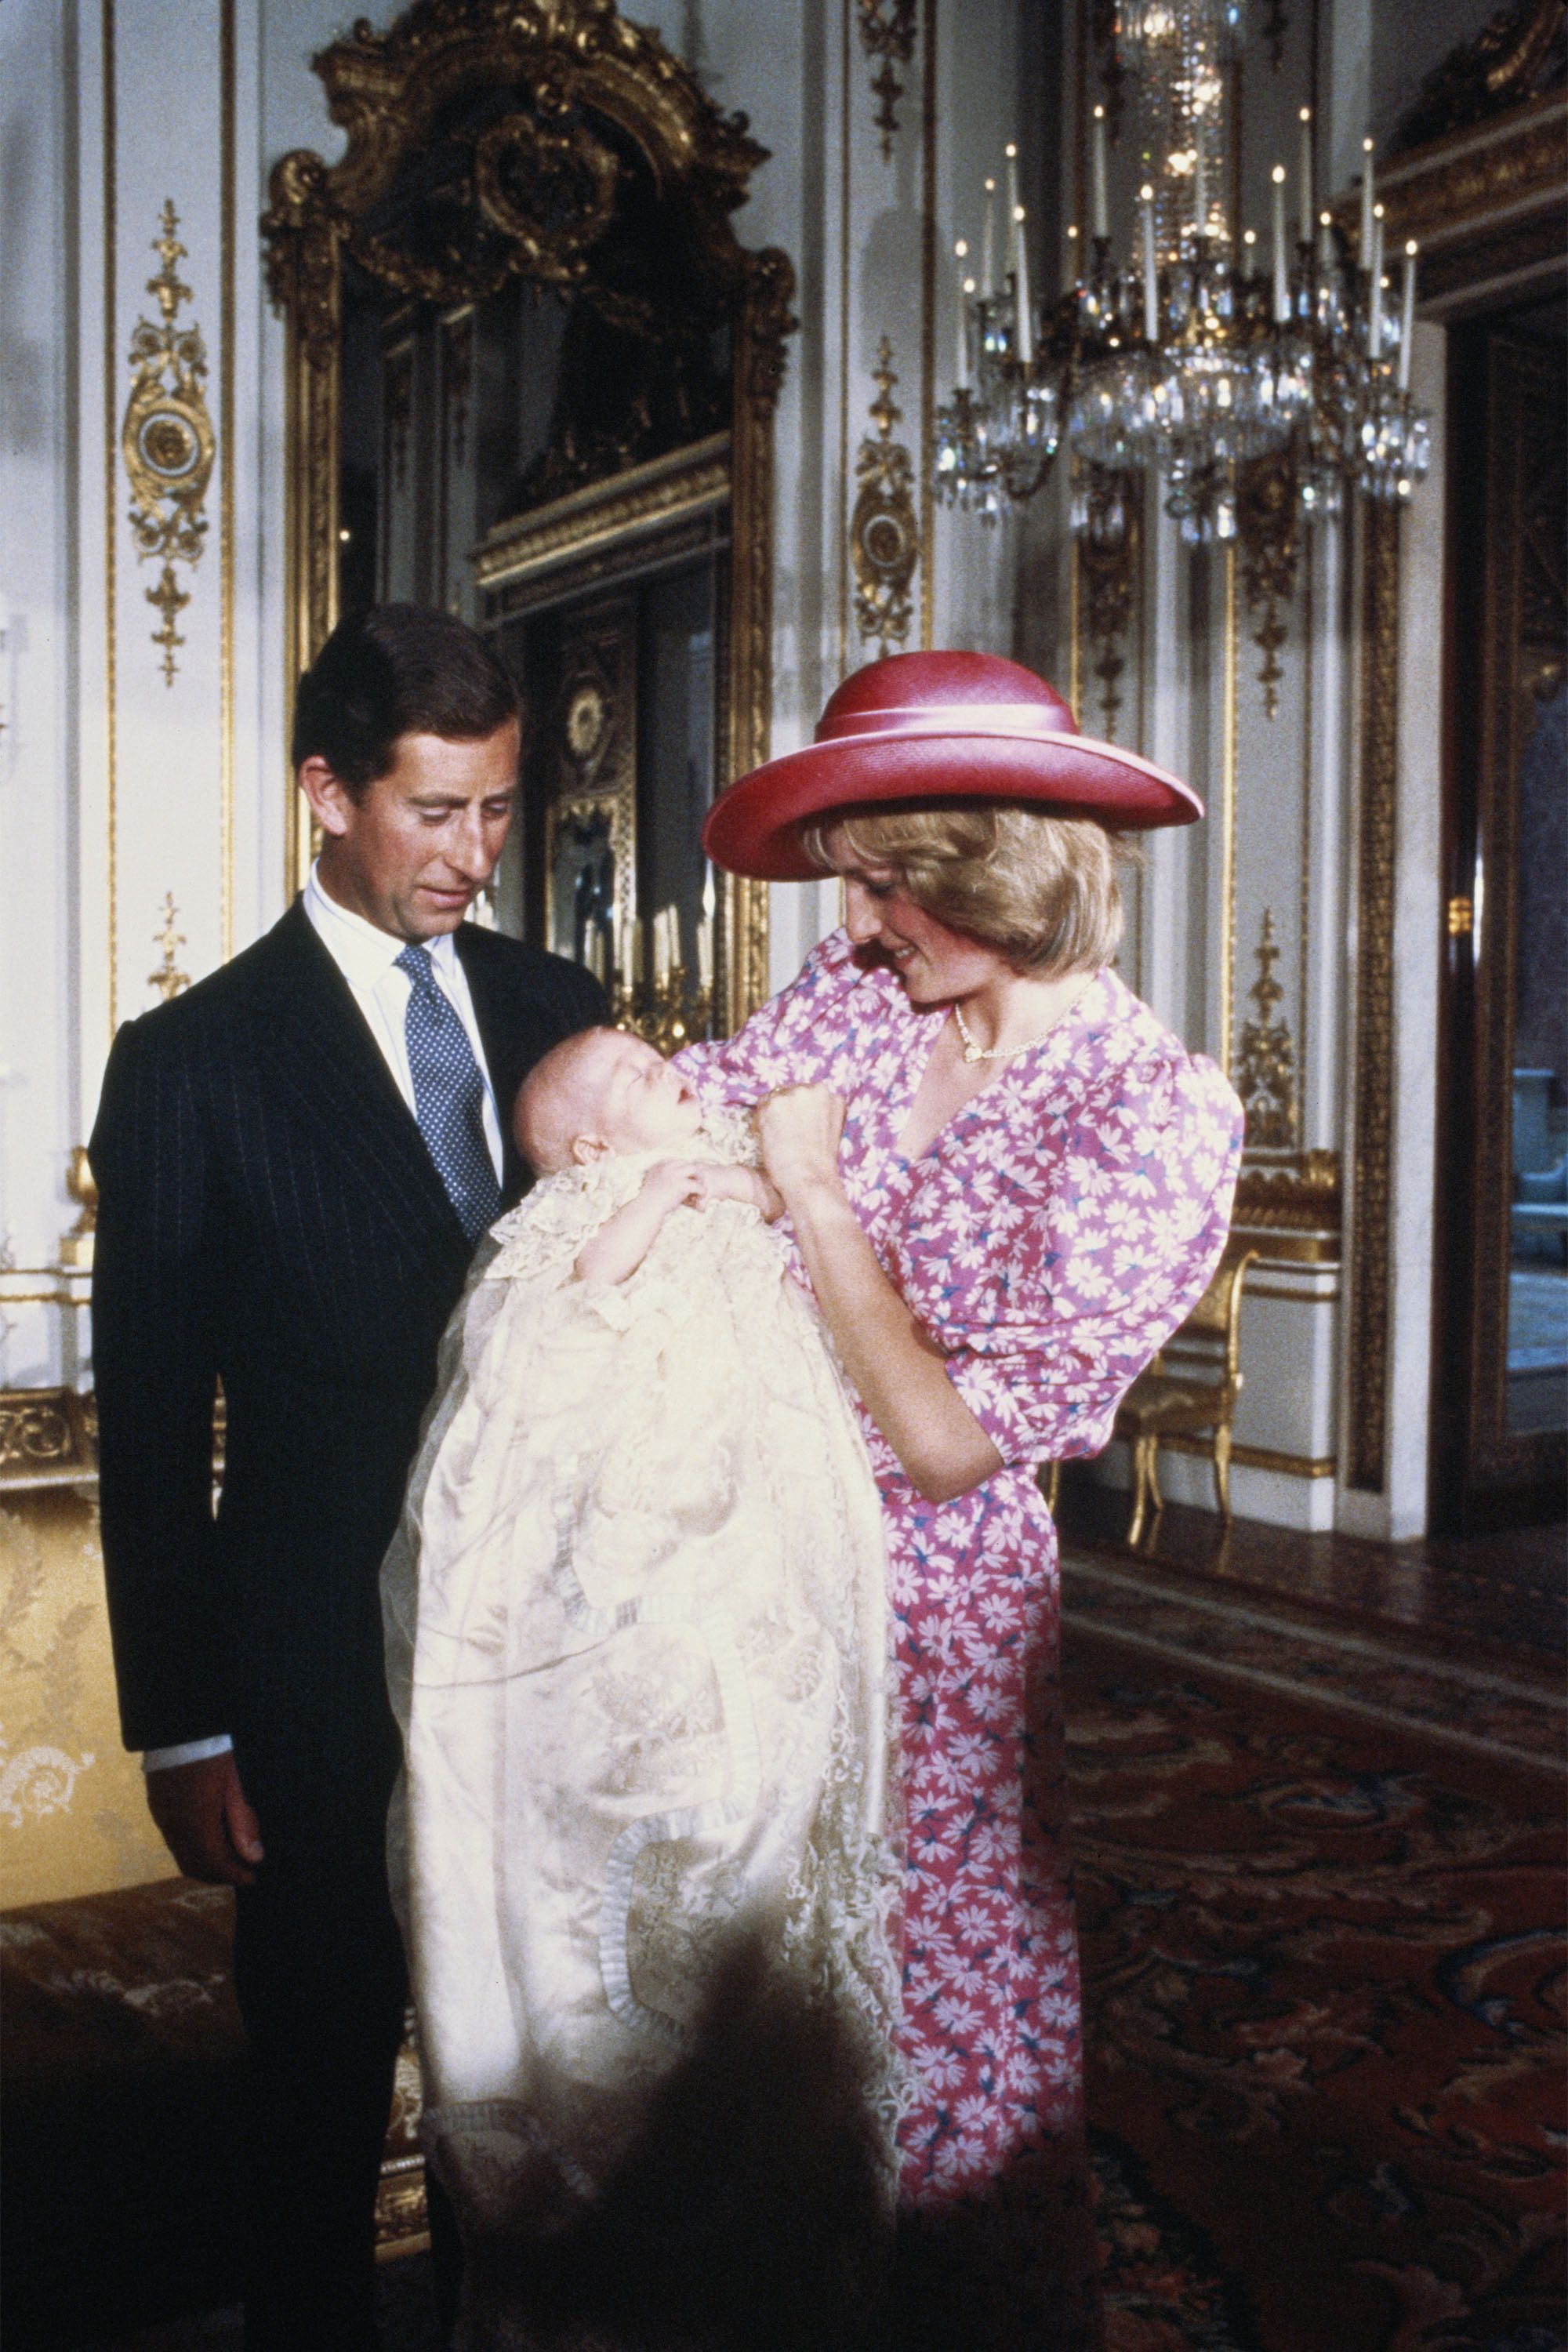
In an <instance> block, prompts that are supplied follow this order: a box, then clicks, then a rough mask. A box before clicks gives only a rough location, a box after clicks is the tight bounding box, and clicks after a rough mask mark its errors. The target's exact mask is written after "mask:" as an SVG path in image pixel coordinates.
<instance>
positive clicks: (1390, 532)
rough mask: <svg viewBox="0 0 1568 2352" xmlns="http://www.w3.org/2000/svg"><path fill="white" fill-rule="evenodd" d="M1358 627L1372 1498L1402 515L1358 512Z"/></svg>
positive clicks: (1385, 1203)
mask: <svg viewBox="0 0 1568 2352" xmlns="http://www.w3.org/2000/svg"><path fill="white" fill-rule="evenodd" d="M1365 527H1366V541H1365V571H1364V578H1363V632H1364V639H1363V642H1364V646H1365V652H1364V656H1363V658H1364V663H1365V667H1364V670H1363V693H1362V761H1361V843H1360V871H1359V877H1358V890H1359V899H1360V905H1359V909H1358V926H1357V929H1358V937H1359V944H1360V954H1359V958H1358V964H1357V971H1356V1003H1355V1046H1354V1056H1355V1058H1354V1113H1353V1117H1354V1135H1355V1188H1354V1193H1353V1204H1354V1216H1353V1219H1352V1230H1351V1249H1350V1349H1349V1382H1348V1387H1349V1396H1348V1401H1347V1412H1346V1431H1347V1435H1348V1439H1349V1445H1350V1465H1349V1471H1348V1477H1349V1483H1350V1484H1351V1486H1355V1487H1359V1488H1362V1489H1363V1490H1365V1491H1368V1492H1371V1493H1373V1494H1380V1493H1381V1492H1382V1491H1383V1485H1384V1465H1385V1456H1386V1450H1387V1420H1388V1288H1389V1243H1390V1236H1391V1232H1392V1218H1393V1202H1392V1195H1391V1179H1392V1171H1393V1149H1394V1127H1393V1112H1394V793H1395V787H1396V783H1397V758H1398V736H1397V711H1398V702H1399V516H1398V513H1397V511H1396V510H1395V509H1393V508H1389V507H1384V506H1382V505H1379V504H1378V503H1377V502H1376V501H1375V500H1374V501H1373V502H1372V503H1371V504H1370V505H1369V507H1368V509H1367V513H1366V525H1365Z"/></svg>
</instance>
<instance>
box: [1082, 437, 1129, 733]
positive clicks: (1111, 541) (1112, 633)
mask: <svg viewBox="0 0 1568 2352" xmlns="http://www.w3.org/2000/svg"><path fill="white" fill-rule="evenodd" d="M1139 492H1140V483H1139V478H1138V477H1137V475H1135V474H1124V473H1120V472H1117V471H1116V470H1115V469H1114V468H1113V467H1109V466H1081V467H1077V468H1075V478H1074V493H1075V499H1076V500H1077V501H1079V502H1080V503H1081V505H1082V508H1083V511H1084V516H1085V524H1086V527H1085V529H1084V530H1083V531H1082V533H1081V534H1080V535H1079V537H1078V538H1077V539H1076V540H1075V541H1074V544H1075V546H1076V548H1077V549H1078V551H1079V581H1080V583H1081V593H1082V600H1083V603H1082V613H1083V625H1084V630H1085V634H1086V635H1087V636H1088V638H1089V648H1090V651H1091V652H1092V654H1093V656H1094V660H1093V664H1092V667H1093V672H1094V675H1095V677H1097V678H1098V679H1099V680H1100V713H1101V717H1102V719H1103V723H1104V728H1105V733H1106V736H1107V738H1108V739H1114V736H1115V733H1116V717H1117V713H1118V711H1120V709H1121V673H1122V671H1123V670H1124V669H1125V668H1126V667H1127V661H1126V656H1125V654H1124V652H1123V646H1125V644H1126V639H1127V632H1128V630H1129V628H1130V627H1131V622H1132V599H1133V594H1134V592H1135V591H1136V588H1137V585H1138V570H1139V525H1140V509H1139Z"/></svg>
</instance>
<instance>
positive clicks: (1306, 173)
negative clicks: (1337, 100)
mask: <svg viewBox="0 0 1568 2352" xmlns="http://www.w3.org/2000/svg"><path fill="white" fill-rule="evenodd" d="M1301 242H1302V244H1303V245H1310V244H1311V242H1312V110H1311V108H1310V106H1304V107H1303V108H1302V109H1301Z"/></svg>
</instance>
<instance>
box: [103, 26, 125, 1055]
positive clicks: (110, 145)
mask: <svg viewBox="0 0 1568 2352" xmlns="http://www.w3.org/2000/svg"><path fill="white" fill-rule="evenodd" d="M98 25H99V44H100V60H99V71H100V79H101V82H102V87H103V117H102V123H101V127H100V145H101V148H102V159H101V160H102V188H103V764H104V779H103V782H104V831H105V835H106V840H105V875H104V896H105V899H106V901H107V904H106V908H105V913H106V918H107V920H106V925H105V929H106V931H107V935H108V936H107V954H108V961H109V988H108V997H109V1039H110V1044H111V1045H112V1043H113V1042H114V1033H115V1031H116V1029H118V1027H119V1026H120V885H119V870H118V869H119V847H120V742H119V728H120V695H119V679H118V677H117V675H116V662H115V655H116V645H117V639H116V625H117V621H118V609H117V605H118V596H119V585H120V567H119V563H118V561H117V557H118V551H119V530H120V483H119V478H118V474H117V470H116V467H115V446H114V445H115V439H116V428H117V422H118V410H119V371H118V368H117V365H116V361H115V352H116V349H117V347H118V343H119V339H120V322H119V320H118V318H117V317H116V310H117V307H118V301H119V271H118V269H117V267H116V262H117V258H118V255H117V238H118V236H119V221H118V217H117V211H118V207H117V186H116V174H117V170H118V163H117V147H116V132H117V122H116V113H115V75H114V0H100V9H99V19H98Z"/></svg>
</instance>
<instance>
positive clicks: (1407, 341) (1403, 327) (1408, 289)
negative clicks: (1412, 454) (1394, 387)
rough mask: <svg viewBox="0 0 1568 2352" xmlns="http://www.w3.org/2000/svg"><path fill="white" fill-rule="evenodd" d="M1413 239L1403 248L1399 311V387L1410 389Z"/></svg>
mask: <svg viewBox="0 0 1568 2352" xmlns="http://www.w3.org/2000/svg"><path fill="white" fill-rule="evenodd" d="M1415 253H1416V246H1415V238H1414V237H1412V238H1411V240H1410V242H1409V244H1408V245H1407V246H1406V247H1405V299H1404V303H1403V305H1402V306H1401V309H1400V313H1399V389H1400V391H1401V392H1408V391H1409V389H1410V345H1411V341H1412V339H1413V337H1414V335H1415Z"/></svg>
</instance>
